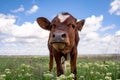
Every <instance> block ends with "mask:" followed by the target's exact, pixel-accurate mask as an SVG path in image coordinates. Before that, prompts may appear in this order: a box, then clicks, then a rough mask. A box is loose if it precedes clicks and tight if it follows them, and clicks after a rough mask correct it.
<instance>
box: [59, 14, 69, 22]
mask: <svg viewBox="0 0 120 80" xmlns="http://www.w3.org/2000/svg"><path fill="white" fill-rule="evenodd" d="M68 17H70V15H63V14H59V15H58V18H59V19H60V22H61V23H62V22H64V21H65V20H66V19H67V18H68Z"/></svg>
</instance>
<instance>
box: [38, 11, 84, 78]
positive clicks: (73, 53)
mask: <svg viewBox="0 0 120 80" xmlns="http://www.w3.org/2000/svg"><path fill="white" fill-rule="evenodd" d="M62 15H70V14H69V13H62ZM37 22H38V24H39V25H40V27H42V28H43V29H46V30H49V31H50V35H49V39H48V48H49V51H50V63H49V70H50V71H51V70H52V67H53V58H55V61H56V67H57V75H58V76H60V75H61V74H63V73H64V70H63V68H62V64H61V57H62V56H64V57H65V59H67V55H68V54H70V65H71V73H73V74H75V75H76V59H77V45H78V42H79V34H78V30H79V31H81V29H82V27H83V25H84V22H85V20H81V21H79V22H77V20H76V18H74V17H73V16H72V15H70V17H68V18H67V19H66V20H65V21H64V22H62V23H61V22H60V20H59V18H58V16H56V17H55V18H54V19H53V20H52V21H51V22H50V21H49V20H47V19H46V18H44V17H39V18H37ZM54 32H63V33H65V35H66V36H65V40H64V41H65V43H66V46H65V48H64V49H62V50H57V49H55V48H54V47H53V45H52V44H51V42H52V39H53V37H52V36H53V34H54ZM75 79H76V78H75Z"/></svg>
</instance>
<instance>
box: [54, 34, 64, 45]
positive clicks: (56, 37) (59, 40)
mask: <svg viewBox="0 0 120 80" xmlns="http://www.w3.org/2000/svg"><path fill="white" fill-rule="evenodd" d="M65 38H66V33H65V32H54V33H53V35H52V43H65Z"/></svg>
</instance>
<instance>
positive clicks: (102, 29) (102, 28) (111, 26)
mask: <svg viewBox="0 0 120 80" xmlns="http://www.w3.org/2000/svg"><path fill="white" fill-rule="evenodd" d="M114 28H115V25H114V24H113V25H110V26H107V27H101V29H100V31H107V30H110V29H114Z"/></svg>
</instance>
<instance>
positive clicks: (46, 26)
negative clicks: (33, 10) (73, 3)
mask: <svg viewBox="0 0 120 80" xmlns="http://www.w3.org/2000/svg"><path fill="white" fill-rule="evenodd" d="M37 23H38V24H39V26H40V27H41V28H43V29H45V30H50V21H49V20H48V19H46V18H44V17H39V18H37Z"/></svg>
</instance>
